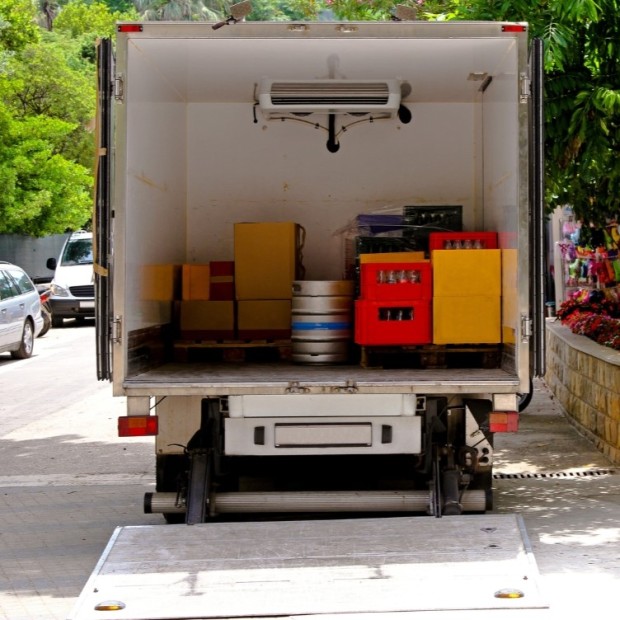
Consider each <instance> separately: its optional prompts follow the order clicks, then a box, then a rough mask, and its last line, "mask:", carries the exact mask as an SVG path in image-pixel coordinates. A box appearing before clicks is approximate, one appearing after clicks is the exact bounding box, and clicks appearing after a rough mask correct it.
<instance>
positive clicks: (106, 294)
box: [93, 39, 114, 381]
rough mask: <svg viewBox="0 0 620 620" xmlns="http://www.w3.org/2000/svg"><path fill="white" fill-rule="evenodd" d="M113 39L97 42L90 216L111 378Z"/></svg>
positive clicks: (104, 360) (106, 375)
mask: <svg viewBox="0 0 620 620" xmlns="http://www.w3.org/2000/svg"><path fill="white" fill-rule="evenodd" d="M113 64H114V60H113V55H112V42H111V40H109V39H103V40H101V41H100V42H99V44H98V45H97V70H98V73H97V91H98V92H97V97H98V99H97V128H96V139H97V153H96V173H95V183H96V185H95V192H96V193H95V211H94V217H93V227H94V235H93V265H94V272H95V304H96V317H97V320H96V337H97V378H98V379H99V380H100V381H104V380H110V379H111V378H112V371H111V363H110V318H111V312H110V308H111V296H110V293H111V290H112V287H111V281H110V276H111V273H110V263H109V258H110V254H111V247H110V238H111V237H110V225H111V224H110V210H111V207H110V199H111V197H110V185H111V180H110V171H111V161H110V158H111V148H110V147H111V140H112V121H111V113H112V105H111V101H112V75H113Z"/></svg>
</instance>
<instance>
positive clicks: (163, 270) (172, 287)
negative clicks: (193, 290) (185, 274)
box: [140, 264, 181, 301]
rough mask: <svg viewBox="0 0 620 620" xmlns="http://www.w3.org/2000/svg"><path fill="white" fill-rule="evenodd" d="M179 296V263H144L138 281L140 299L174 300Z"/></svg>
mask: <svg viewBox="0 0 620 620" xmlns="http://www.w3.org/2000/svg"><path fill="white" fill-rule="evenodd" d="M180 296H181V266H180V265H168V264H162V265H144V266H143V267H142V281H141V283H140V299H142V300H148V301H174V300H175V299H180Z"/></svg>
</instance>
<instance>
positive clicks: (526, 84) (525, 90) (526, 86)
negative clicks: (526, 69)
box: [519, 73, 532, 103]
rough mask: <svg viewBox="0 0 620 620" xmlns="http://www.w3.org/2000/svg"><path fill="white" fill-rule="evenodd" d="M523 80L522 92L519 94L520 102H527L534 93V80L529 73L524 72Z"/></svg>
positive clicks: (521, 77)
mask: <svg viewBox="0 0 620 620" xmlns="http://www.w3.org/2000/svg"><path fill="white" fill-rule="evenodd" d="M520 82H521V94H520V96H519V102H520V103H527V102H528V101H529V100H530V96H531V94H532V81H531V80H530V77H529V75H527V73H522V74H521V75H520Z"/></svg>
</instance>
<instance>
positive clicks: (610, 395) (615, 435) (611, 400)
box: [545, 319, 620, 465]
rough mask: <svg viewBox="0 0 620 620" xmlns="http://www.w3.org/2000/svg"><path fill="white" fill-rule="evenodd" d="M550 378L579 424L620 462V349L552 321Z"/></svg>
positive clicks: (547, 377)
mask: <svg viewBox="0 0 620 620" xmlns="http://www.w3.org/2000/svg"><path fill="white" fill-rule="evenodd" d="M545 381H546V383H547V385H548V386H549V389H550V390H551V391H552V392H553V393H554V394H555V397H556V398H557V399H558V401H559V403H560V404H561V405H562V407H563V408H564V410H565V411H566V413H567V414H568V418H569V420H570V421H572V423H573V424H574V425H575V427H576V428H577V429H578V430H579V431H580V432H581V433H582V434H583V435H584V436H586V437H587V438H588V439H589V440H590V441H591V442H592V443H593V444H594V445H595V446H596V447H597V449H598V450H600V451H601V452H602V453H603V454H604V455H605V456H606V457H607V458H609V459H610V460H611V461H613V462H614V463H617V464H619V465H620V351H614V350H613V349H610V348H608V347H603V346H601V345H599V344H597V343H595V342H594V341H592V340H590V339H589V338H586V337H585V336H580V335H578V334H573V333H572V332H571V331H570V329H569V328H568V327H565V326H564V325H562V324H561V323H560V321H557V320H555V319H547V373H546V375H545Z"/></svg>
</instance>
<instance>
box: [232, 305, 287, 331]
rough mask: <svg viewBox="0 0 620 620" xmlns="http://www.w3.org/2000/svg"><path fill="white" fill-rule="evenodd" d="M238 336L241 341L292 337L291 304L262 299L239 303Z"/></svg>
mask: <svg viewBox="0 0 620 620" xmlns="http://www.w3.org/2000/svg"><path fill="white" fill-rule="evenodd" d="M237 335H238V336H239V338H241V339H252V340H258V339H273V340H277V339H283V338H284V339H287V338H290V337H291V302H290V301H289V300H288V299H269V300H265V299H261V300H245V301H239V302H237Z"/></svg>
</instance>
